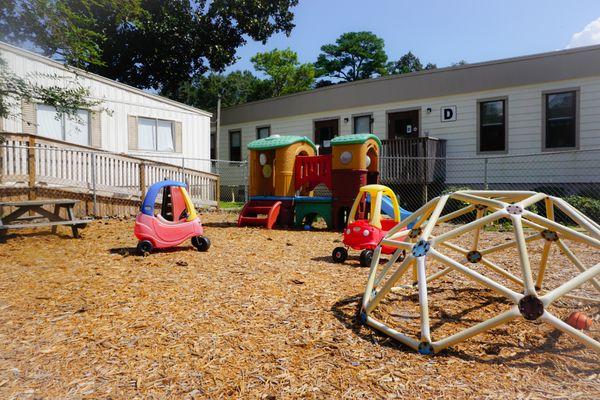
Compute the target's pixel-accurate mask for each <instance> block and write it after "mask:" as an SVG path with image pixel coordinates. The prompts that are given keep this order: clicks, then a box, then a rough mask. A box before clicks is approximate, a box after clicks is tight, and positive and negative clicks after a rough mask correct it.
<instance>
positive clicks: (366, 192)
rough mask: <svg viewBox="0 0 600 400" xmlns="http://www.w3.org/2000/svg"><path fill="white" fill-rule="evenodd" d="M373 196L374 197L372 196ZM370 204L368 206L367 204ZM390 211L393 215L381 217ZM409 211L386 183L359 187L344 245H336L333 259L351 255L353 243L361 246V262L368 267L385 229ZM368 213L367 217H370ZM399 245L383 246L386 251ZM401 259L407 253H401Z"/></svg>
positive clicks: (384, 251) (355, 245)
mask: <svg viewBox="0 0 600 400" xmlns="http://www.w3.org/2000/svg"><path fill="white" fill-rule="evenodd" d="M373 199H374V200H373ZM368 203H370V206H369V207H368V209H367V204H368ZM382 212H383V214H387V215H388V216H391V217H392V218H391V219H390V218H382V215H381V214H382ZM402 214H404V215H402ZM409 215H410V213H409V212H408V211H406V210H403V209H401V208H400V206H399V205H398V199H397V198H396V195H395V194H394V192H393V191H392V190H391V189H390V188H388V187H387V186H383V185H366V186H363V187H361V188H360V191H359V192H358V196H356V200H354V204H353V205H352V209H351V210H350V214H349V215H348V224H347V226H346V229H344V240H343V243H344V245H345V247H336V248H335V249H333V252H332V254H331V256H332V258H333V261H334V262H337V263H343V262H344V261H346V259H347V258H348V250H347V248H348V247H350V248H352V249H354V250H362V251H361V253H360V258H359V259H360V265H361V266H363V267H369V266H370V265H371V259H372V258H373V250H375V247H377V246H378V245H379V242H381V239H383V237H384V236H385V235H386V233H387V232H388V231H389V230H390V229H392V228H393V227H394V226H396V225H397V224H398V223H399V222H400V218H401V217H402V218H406V217H408V216H409ZM367 216H368V218H367ZM395 250H396V249H395V248H393V247H388V246H383V247H382V248H381V252H382V253H383V254H392V253H394V251H395ZM401 258H402V259H403V258H404V256H402V257H401Z"/></svg>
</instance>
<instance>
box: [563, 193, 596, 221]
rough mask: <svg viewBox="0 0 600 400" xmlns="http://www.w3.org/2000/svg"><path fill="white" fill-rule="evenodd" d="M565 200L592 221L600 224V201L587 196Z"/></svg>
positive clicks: (571, 197)
mask: <svg viewBox="0 0 600 400" xmlns="http://www.w3.org/2000/svg"><path fill="white" fill-rule="evenodd" d="M564 200H565V201H566V202H567V203H569V204H570V205H572V206H573V207H575V208H576V209H578V210H579V211H581V212H582V213H583V214H585V215H587V216H588V217H589V218H590V219H591V220H592V221H594V222H596V223H600V200H598V199H594V198H592V197H585V196H567V197H565V198H564Z"/></svg>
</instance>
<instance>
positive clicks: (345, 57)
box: [315, 32, 387, 82]
mask: <svg viewBox="0 0 600 400" xmlns="http://www.w3.org/2000/svg"><path fill="white" fill-rule="evenodd" d="M321 52H322V53H321V54H320V55H319V57H318V58H317V62H316V63H315V67H316V72H317V76H319V77H329V78H334V79H338V80H341V81H344V82H352V81H356V80H359V79H367V78H372V77H375V76H378V75H384V74H385V73H386V69H385V65H386V61H387V55H386V54H385V50H384V42H383V39H381V38H379V37H377V36H376V35H375V34H373V33H372V32H347V33H344V34H342V35H341V36H340V37H339V38H337V39H336V41H335V44H326V45H324V46H322V47H321Z"/></svg>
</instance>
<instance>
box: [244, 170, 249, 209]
mask: <svg viewBox="0 0 600 400" xmlns="http://www.w3.org/2000/svg"><path fill="white" fill-rule="evenodd" d="M248 189H249V188H248V161H247V160H246V161H244V203H247V202H248V198H249V197H248Z"/></svg>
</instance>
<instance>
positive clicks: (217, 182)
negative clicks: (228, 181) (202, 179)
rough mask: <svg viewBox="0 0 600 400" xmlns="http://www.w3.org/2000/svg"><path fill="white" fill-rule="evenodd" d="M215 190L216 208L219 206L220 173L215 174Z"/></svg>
mask: <svg viewBox="0 0 600 400" xmlns="http://www.w3.org/2000/svg"><path fill="white" fill-rule="evenodd" d="M216 185H217V187H216V190H215V196H216V198H215V201H216V202H217V210H218V209H220V208H221V206H220V204H221V203H220V201H221V175H217V180H216Z"/></svg>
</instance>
